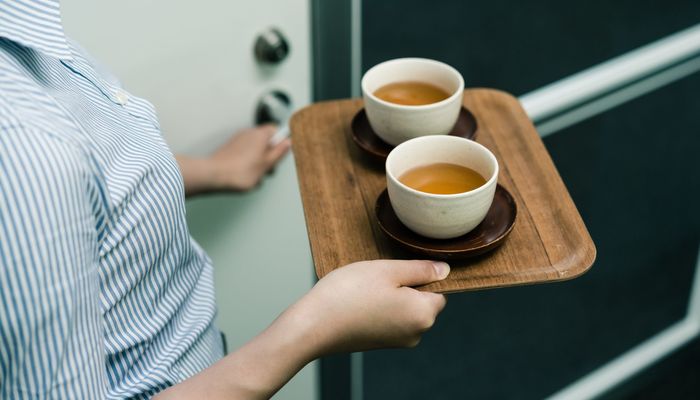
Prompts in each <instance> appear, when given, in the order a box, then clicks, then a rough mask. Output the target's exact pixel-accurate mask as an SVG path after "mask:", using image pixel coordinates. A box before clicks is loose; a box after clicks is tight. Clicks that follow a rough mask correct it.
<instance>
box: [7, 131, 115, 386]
mask: <svg viewBox="0 0 700 400" xmlns="http://www.w3.org/2000/svg"><path fill="white" fill-rule="evenodd" d="M89 171H90V169H89V164H88V163H87V161H86V159H85V156H84V155H83V154H81V152H80V151H79V149H77V148H76V147H75V146H71V145H69V144H68V143H66V142H64V141H62V140H61V139H59V138H56V137H54V136H51V135H48V134H46V133H43V132H37V131H33V130H28V129H25V128H21V127H3V126H0V398H8V399H9V398H11V399H25V398H32V399H34V398H51V399H53V398H55V399H98V398H104V397H105V393H106V388H107V383H106V382H107V378H106V372H105V366H104V363H105V361H104V360H105V355H104V345H103V325H102V317H101V311H100V302H99V301H100V294H99V293H100V291H99V289H100V288H99V268H98V265H99V263H98V248H99V247H98V241H97V230H96V226H97V225H98V224H99V223H100V221H98V220H97V217H96V213H95V210H96V209H97V208H96V207H97V204H99V203H98V201H99V196H98V193H97V192H96V191H95V189H94V187H93V185H94V183H92V180H91V174H90V172H89Z"/></svg>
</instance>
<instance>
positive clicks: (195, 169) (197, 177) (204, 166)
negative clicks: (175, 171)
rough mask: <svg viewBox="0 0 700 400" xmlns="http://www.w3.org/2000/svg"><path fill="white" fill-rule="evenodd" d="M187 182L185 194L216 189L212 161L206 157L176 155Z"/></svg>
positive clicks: (190, 194)
mask: <svg viewBox="0 0 700 400" xmlns="http://www.w3.org/2000/svg"><path fill="white" fill-rule="evenodd" d="M175 159H176V160H177V163H178V165H179V166H180V173H181V174H182V179H183V181H184V184H185V196H192V195H195V194H200V193H205V192H208V191H211V190H212V189H214V188H213V187H212V182H213V181H214V171H213V170H212V165H211V162H210V161H209V160H207V159H205V158H194V157H188V156H184V155H181V154H178V155H176V156H175Z"/></svg>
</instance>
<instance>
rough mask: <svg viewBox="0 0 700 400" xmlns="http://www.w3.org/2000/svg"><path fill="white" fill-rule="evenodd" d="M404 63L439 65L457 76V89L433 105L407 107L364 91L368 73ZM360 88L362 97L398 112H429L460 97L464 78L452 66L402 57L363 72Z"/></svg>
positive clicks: (428, 59) (425, 59) (440, 62)
mask: <svg viewBox="0 0 700 400" xmlns="http://www.w3.org/2000/svg"><path fill="white" fill-rule="evenodd" d="M405 61H417V62H423V63H427V64H437V65H440V66H442V67H446V68H447V69H448V70H449V71H450V72H452V73H454V74H455V75H456V76H457V78H459V87H458V88H457V90H455V91H454V93H452V94H451V95H450V97H448V98H446V99H444V100H440V101H438V102H435V103H430V104H421V105H407V104H396V103H392V102H390V101H386V100H382V99H380V98H379V97H377V96H375V95H374V93H372V92H371V91H369V90H367V89H366V80H367V75H369V73H370V72H372V71H373V70H375V69H376V68H379V67H381V66H385V65H386V64H393V63H397V62H405ZM360 86H361V87H362V93H363V94H364V95H366V96H368V97H369V98H371V99H372V100H374V101H376V102H378V103H380V104H382V105H384V106H388V107H393V108H396V109H399V110H417V109H422V110H429V109H431V108H436V107H440V106H442V105H444V104H445V103H449V102H452V101H454V99H455V97H460V96H462V93H463V92H464V78H463V77H462V74H460V73H459V71H457V69H456V68H454V67H453V66H451V65H449V64H446V63H444V62H442V61H438V60H433V59H430V58H422V57H404V58H394V59H391V60H386V61H382V62H380V63H379V64H376V65H375V66H373V67H372V68H370V69H368V70H367V72H365V73H364V75H362V80H361V82H360Z"/></svg>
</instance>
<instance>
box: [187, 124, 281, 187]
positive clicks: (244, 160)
mask: <svg viewBox="0 0 700 400" xmlns="http://www.w3.org/2000/svg"><path fill="white" fill-rule="evenodd" d="M276 131H277V127H276V126H274V125H262V126H259V127H255V128H250V129H245V130H242V131H240V132H238V133H236V134H235V135H233V136H232V137H231V138H230V139H229V140H228V141H227V142H226V143H224V144H223V145H222V146H221V147H219V148H218V149H217V150H216V151H215V152H214V153H213V154H212V155H211V156H209V157H208V158H191V157H187V156H181V155H178V156H177V157H176V158H177V161H178V164H179V165H180V170H181V172H182V176H183V179H184V181H185V193H186V194H187V195H188V196H189V195H193V194H199V193H206V192H220V191H246V190H250V189H252V188H254V187H255V186H256V185H257V184H258V183H259V182H260V180H261V179H262V178H263V176H264V175H265V174H266V173H267V172H268V171H270V170H271V169H272V168H273V167H274V166H275V165H276V164H277V162H278V161H279V160H280V159H282V157H284V155H285V154H287V152H288V151H289V148H290V145H291V141H290V140H289V139H284V140H282V141H281V142H279V143H277V144H271V143H270V139H271V138H272V136H273V135H274V134H275V132H276Z"/></svg>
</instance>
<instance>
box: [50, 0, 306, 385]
mask: <svg viewBox="0 0 700 400" xmlns="http://www.w3.org/2000/svg"><path fill="white" fill-rule="evenodd" d="M309 7H310V4H309V1H308V0H256V1H247V2H240V1H238V2H231V1H211V0H210V1H198V2H171V1H166V0H144V1H136V0H123V1H118V2H117V1H105V0H95V1H88V0H63V1H62V14H63V22H64V26H65V28H66V31H67V33H68V34H69V36H71V37H73V38H74V39H76V40H78V41H79V42H80V43H81V44H82V45H83V46H84V47H85V48H86V49H87V50H88V51H90V52H91V53H92V54H93V55H94V56H95V57H96V58H97V59H98V60H100V61H101V62H102V63H103V64H105V65H106V66H107V67H108V68H109V69H110V70H111V71H112V72H114V73H115V75H116V76H117V77H119V78H120V80H121V81H122V82H123V83H124V86H125V87H126V89H127V90H129V91H130V92H132V93H133V94H134V95H137V96H140V97H144V98H146V99H148V100H149V101H151V102H152V103H153V104H154V105H155V106H156V109H157V110H158V114H159V118H160V122H161V127H162V129H163V133H164V135H165V137H166V139H167V140H168V142H169V143H170V145H171V147H172V148H173V150H174V151H175V152H184V153H190V154H205V153H207V152H209V151H210V150H211V149H213V148H215V147H216V146H217V145H218V144H219V143H221V142H222V141H223V140H225V139H226V137H228V135H229V134H231V133H232V132H233V131H234V130H235V129H238V128H241V127H246V126H250V125H251V124H252V123H253V119H252V118H253V110H254V107H255V104H256V101H257V98H259V97H260V96H261V95H262V94H263V93H264V92H265V91H266V90H269V89H270V88H282V89H284V90H286V91H288V92H289V93H290V94H291V95H292V98H293V100H294V103H295V105H296V106H301V105H304V104H306V103H308V102H309V101H310V86H311V85H310V80H311V77H310V76H311V75H310V72H311V71H310V70H311V67H310V36H309V35H310V21H309V15H310V10H309ZM270 26H275V27H278V28H280V29H281V30H282V31H283V32H284V33H285V34H286V35H287V36H288V37H289V38H290V42H291V53H290V56H289V58H288V59H287V60H285V62H284V63H283V64H282V65H281V66H280V67H276V68H263V67H261V66H260V65H258V64H257V63H256V62H255V61H254V60H253V57H252V46H253V41H254V38H255V36H256V35H257V34H258V33H259V32H260V31H262V30H263V29H265V28H267V27H270ZM187 212H188V221H189V224H190V230H191V232H192V234H193V236H194V237H195V238H196V239H197V240H198V241H199V242H200V243H201V244H202V246H203V247H204V248H205V249H206V250H207V252H208V253H209V254H210V256H211V257H212V259H213V260H214V265H215V269H216V291H217V301H218V305H219V316H218V324H219V327H220V328H221V329H222V330H223V331H224V332H225V333H226V335H227V337H228V340H229V348H230V349H235V348H236V347H238V346H240V345H241V344H243V343H245V342H246V341H248V340H249V339H250V338H251V337H253V336H254V335H255V334H256V333H258V332H260V331H261V330H262V329H264V327H266V326H267V325H268V324H269V323H270V322H271V321H272V320H273V319H274V318H275V317H276V316H277V315H278V314H279V313H280V312H281V311H283V310H284V309H285V308H286V307H287V306H288V305H289V304H291V303H292V302H293V301H294V300H295V299H297V298H298V297H300V296H301V295H302V294H303V293H305V292H306V291H307V290H308V289H309V288H310V287H311V285H312V283H313V268H312V261H311V255H310V251H309V244H308V239H307V235H306V229H305V225H304V219H303V212H302V208H301V201H300V198H299V192H298V186H297V182H296V172H295V170H294V164H293V160H292V159H291V157H288V158H287V159H286V160H285V161H284V162H283V163H282V164H281V165H280V166H279V167H278V168H277V170H276V172H275V174H274V175H273V176H272V177H271V178H269V179H267V181H266V182H265V184H264V185H263V186H262V187H261V188H259V189H258V190H256V191H254V192H252V193H250V194H246V195H216V196H210V197H205V198H200V199H195V200H190V201H188V203H187ZM317 382H318V377H317V372H316V366H315V365H312V366H310V367H307V368H306V369H305V370H303V371H302V372H301V373H300V374H299V375H298V376H297V377H296V378H295V379H294V380H293V381H292V382H290V383H289V384H288V385H287V386H286V387H285V388H284V389H283V390H282V391H281V392H280V393H279V394H278V395H277V396H276V398H278V399H313V398H316V397H317V396H318V393H317V392H318V390H317V386H318V384H317Z"/></svg>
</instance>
